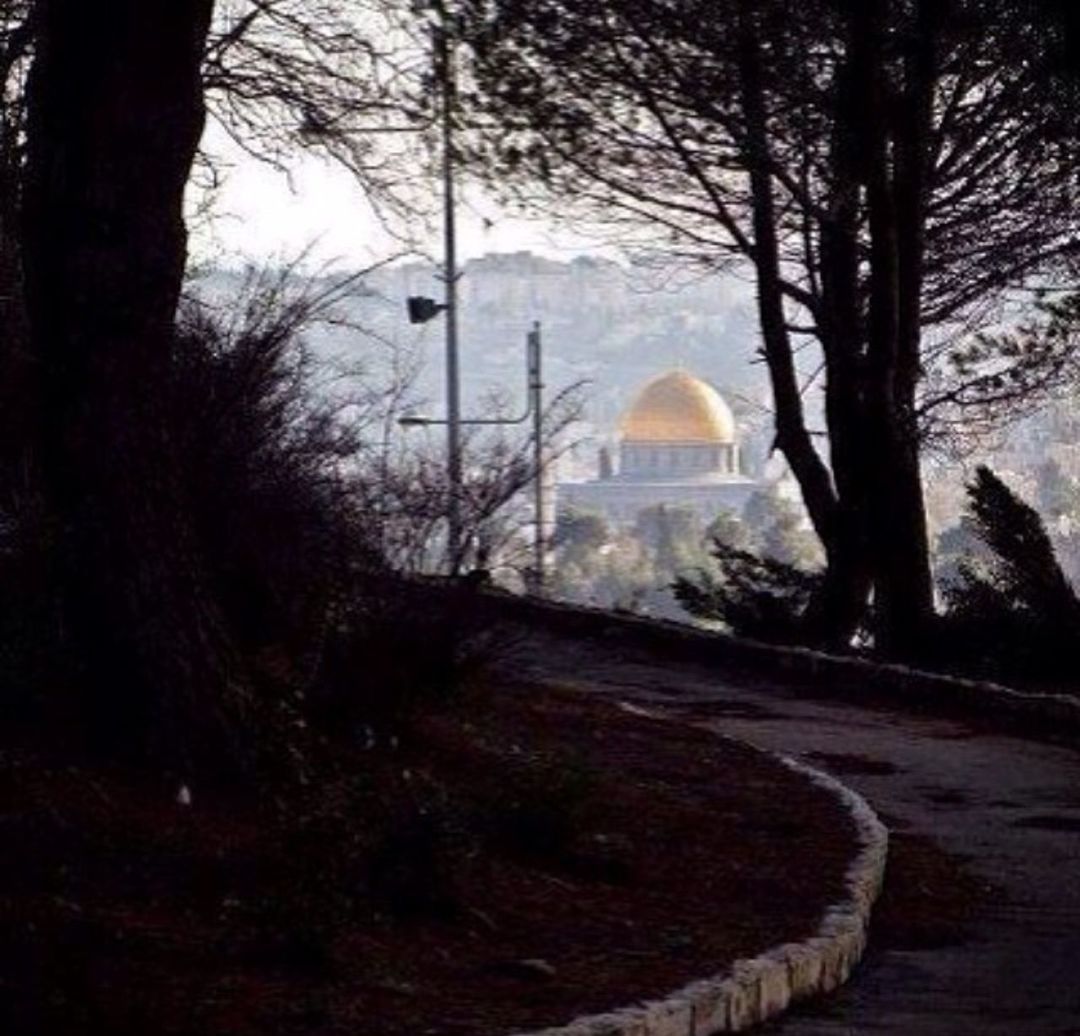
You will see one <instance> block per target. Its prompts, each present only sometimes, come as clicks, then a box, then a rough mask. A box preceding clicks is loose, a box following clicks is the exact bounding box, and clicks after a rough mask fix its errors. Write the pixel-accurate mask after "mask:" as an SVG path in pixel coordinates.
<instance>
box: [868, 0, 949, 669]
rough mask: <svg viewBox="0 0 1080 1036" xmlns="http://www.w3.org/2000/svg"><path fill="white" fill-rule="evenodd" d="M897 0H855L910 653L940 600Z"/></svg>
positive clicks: (886, 481)
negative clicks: (900, 132) (892, 82)
mask: <svg viewBox="0 0 1080 1036" xmlns="http://www.w3.org/2000/svg"><path fill="white" fill-rule="evenodd" d="M888 7H889V4H888V0H865V2H863V0H860V2H859V3H856V4H853V8H854V16H853V18H852V32H851V35H850V44H849V45H850V47H851V48H852V66H853V70H854V76H855V81H856V83H857V84H859V86H858V89H859V93H860V96H861V97H862V99H863V100H862V105H861V108H860V115H859V125H858V130H859V136H860V139H861V141H862V147H861V151H862V154H863V156H864V169H865V181H866V185H867V209H868V214H869V229H870V312H869V334H868V363H867V375H868V383H867V415H866V416H867V436H868V443H869V445H870V446H871V449H872V455H873V457H874V462H873V464H872V465H871V467H870V469H869V472H868V474H869V476H870V481H869V486H870V518H871V522H870V530H871V554H872V559H873V568H874V602H875V628H876V636H877V642H878V646H879V648H880V649H881V650H882V651H883V652H885V653H887V654H893V655H909V654H911V653H912V652H913V651H914V650H915V649H916V648H917V646H918V643H919V639H920V637H921V635H922V633H923V632H924V631H925V628H926V625H927V623H928V622H929V619H930V617H931V614H932V610H933V597H932V589H931V581H930V565H929V551H928V544H927V535H926V516H925V509H924V506H923V496H922V476H921V472H920V469H919V448H918V439H917V436H916V434H915V428H914V394H915V387H916V384H917V381H918V376H919V358H918V349H919V320H918V314H919V308H918V306H919V295H920V294H921V290H922V274H921V237H922V220H923V212H922V203H921V198H922V186H921V184H920V183H917V182H916V183H912V182H910V181H908V180H907V179H906V178H907V177H909V176H910V175H911V173H912V171H911V170H909V169H906V168H898V166H897V163H898V157H897V149H896V147H895V146H894V143H895V141H894V127H893V125H892V117H893V115H894V111H893V106H892V104H891V100H892V99H891V98H890V96H889V85H888V81H887V76H886V60H887V56H886V50H885V26H886V24H887V14H888ZM901 165H902V163H901ZM913 198H914V199H918V204H913V203H912V199H913ZM902 202H903V203H904V206H903V208H901V203H902Z"/></svg>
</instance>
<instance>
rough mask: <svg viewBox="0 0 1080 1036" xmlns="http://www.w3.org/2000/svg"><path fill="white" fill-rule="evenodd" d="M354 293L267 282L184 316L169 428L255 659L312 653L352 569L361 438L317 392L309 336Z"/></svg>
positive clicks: (234, 623) (217, 580)
mask: <svg viewBox="0 0 1080 1036" xmlns="http://www.w3.org/2000/svg"><path fill="white" fill-rule="evenodd" d="M348 288H349V283H348V282H344V283H342V284H339V285H338V286H336V287H335V288H332V289H330V290H329V291H327V290H324V289H321V288H317V287H316V286H315V285H312V284H309V283H306V282H297V281H295V280H294V279H293V278H292V277H291V275H290V274H289V272H288V271H285V272H281V273H270V272H266V271H264V272H260V273H253V274H251V275H250V276H249V277H248V278H247V280H246V281H245V282H244V284H243V285H242V287H241V289H240V291H239V293H238V295H237V296H236V297H235V298H231V299H228V300H227V301H226V302H225V304H224V305H222V306H219V307H213V308H212V307H211V306H210V305H209V304H207V303H205V302H200V301H197V300H189V301H188V302H187V303H186V304H185V305H183V306H182V307H181V311H180V316H179V330H178V334H177V344H176V351H175V360H174V363H173V365H172V379H171V382H170V387H169V391H170V399H169V401H168V412H169V422H170V427H171V429H172V435H173V437H174V440H175V441H176V442H177V443H178V444H179V449H178V451H177V452H178V455H179V457H180V462H181V464H182V472H181V478H182V480H183V485H184V491H185V494H186V496H187V499H188V500H189V501H190V505H191V511H192V515H193V522H194V525H195V530H196V534H197V536H198V538H199V542H200V545H201V547H202V549H203V551H204V553H205V557H206V564H207V569H208V571H209V572H210V573H211V576H212V578H213V581H214V590H215V592H216V595H217V598H218V600H219V601H220V602H221V605H222V608H223V609H224V611H225V614H226V617H227V619H228V621H229V623H230V627H231V629H232V630H233V634H234V636H235V637H237V639H238V640H239V642H240V644H241V645H242V646H243V647H244V648H246V649H253V648H258V647H262V646H266V645H271V644H272V645H285V646H293V647H298V646H299V647H302V646H303V644H304V642H305V640H306V639H309V638H310V637H311V636H312V635H313V633H314V632H316V631H317V630H318V627H319V625H320V624H321V622H322V620H323V617H324V616H325V613H326V608H327V603H328V601H329V600H330V599H331V598H332V597H333V596H334V594H335V592H336V588H337V587H338V586H339V584H340V583H341V581H342V579H343V578H344V576H345V573H346V572H347V571H348V567H349V562H350V550H351V546H350V544H351V543H353V542H355V538H354V537H351V536H350V532H351V524H352V523H351V518H350V515H349V513H348V509H347V494H348V487H347V482H346V479H345V477H344V475H343V474H342V462H343V461H344V460H345V459H346V458H348V457H350V456H351V455H353V454H354V453H355V451H356V448H357V441H356V434H355V432H354V431H353V429H352V428H351V427H350V426H349V425H348V424H347V423H346V422H345V420H344V419H343V418H342V416H341V408H340V406H339V405H337V404H335V403H333V402H330V401H327V397H326V396H320V395H319V393H318V385H317V383H316V381H317V378H318V376H319V372H318V370H317V368H316V366H315V363H314V361H313V359H312V357H311V355H310V353H309V352H308V350H307V348H306V346H305V343H304V337H303V336H304V332H305V330H306V329H307V328H308V327H309V326H310V325H311V324H312V323H313V322H316V321H319V320H323V319H327V318H328V317H329V315H330V313H331V307H332V306H333V304H334V303H335V302H337V301H339V300H340V297H341V295H342V294H344V293H345V292H346V291H347V290H348Z"/></svg>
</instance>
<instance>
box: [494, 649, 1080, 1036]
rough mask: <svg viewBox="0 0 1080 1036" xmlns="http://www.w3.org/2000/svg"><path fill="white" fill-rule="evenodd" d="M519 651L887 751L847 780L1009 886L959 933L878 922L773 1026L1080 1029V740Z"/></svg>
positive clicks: (790, 749) (911, 1031) (745, 718)
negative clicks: (876, 768) (940, 936)
mask: <svg viewBox="0 0 1080 1036" xmlns="http://www.w3.org/2000/svg"><path fill="white" fill-rule="evenodd" d="M516 654H517V656H518V657H517V658H516V659H515V660H514V662H513V667H514V671H515V672H516V673H517V674H519V675H529V676H532V677H536V678H540V679H548V680H552V681H554V682H558V683H561V684H562V685H564V686H576V687H581V688H585V689H588V690H592V691H601V692H604V693H612V694H615V695H618V696H619V697H621V698H624V699H630V698H633V699H637V700H645V701H652V702H653V703H663V702H666V703H669V704H670V703H679V704H687V703H690V702H697V703H701V704H702V706H703V709H704V710H705V711H707V712H709V713H711V714H712V716H714V717H715V718H712V719H710V720H709V723H710V725H711V726H713V727H715V729H717V730H718V731H722V732H724V733H728V734H732V735H735V736H737V737H740V738H744V739H746V740H748V741H751V742H753V743H755V744H758V745H761V746H764V747H767V748H770V749H775V750H777V751H781V752H784V753H787V754H789V755H795V756H806V755H807V754H809V753H817V752H824V753H841V754H856V755H859V756H863V757H867V758H870V759H873V760H876V761H879V762H880V763H882V764H887V765H884V766H881V767H880V769H881V770H883V771H891V772H883V773H880V774H879V775H874V776H864V775H851V774H850V773H843V774H842V775H841V777H842V779H843V780H844V781H845V783H848V784H849V785H851V786H852V787H854V788H855V789H856V790H858V791H859V792H861V793H862V794H863V795H864V796H865V797H866V798H867V799H868V800H869V801H870V802H871V803H872V804H873V805H874V807H875V808H876V809H877V810H878V811H879V812H880V813H882V814H884V815H885V816H886V817H887V818H889V819H890V820H892V821H894V822H895V824H896V825H897V826H898V827H902V828H903V829H904V830H910V831H912V832H914V833H920V834H924V835H927V836H929V837H930V838H931V839H932V840H933V841H935V842H936V843H937V844H938V845H939V846H940V847H941V848H942V849H944V850H945V851H947V852H950V853H957V854H961V855H963V856H970V857H972V862H971V869H972V870H973V871H974V872H975V874H976V875H978V876H979V877H981V878H983V879H985V880H986V882H987V883H988V884H990V885H992V886H993V887H994V888H995V889H997V890H1000V891H999V894H995V896H994V897H993V898H992V901H991V902H990V903H988V905H987V906H986V908H985V910H983V911H982V912H981V914H980V917H979V918H978V919H977V921H976V922H975V924H974V926H973V928H972V931H971V937H970V938H968V939H966V940H965V941H964V942H963V944H962V945H953V946H949V947H945V948H940V949H932V950H917V951H904V952H902V951H898V950H890V949H885V950H879V949H874V948H873V942H872V940H873V936H872V935H871V946H872V949H871V951H870V952H868V954H867V957H866V958H865V960H864V962H863V965H862V966H861V967H860V969H859V971H858V972H857V973H856V976H855V978H854V979H853V980H852V982H851V983H850V984H849V985H848V986H847V987H845V989H844V990H843V991H841V992H840V993H838V994H837V995H836V996H835V997H833V998H831V999H830V1000H828V1001H827V1002H825V1003H823V1004H819V1005H808V1006H806V1007H802V1008H798V1009H796V1010H795V1011H794V1012H793V1013H792V1014H790V1015H789V1016H787V1017H786V1018H784V1019H783V1020H781V1021H779V1022H776V1023H773V1024H772V1025H770V1026H768V1027H767V1030H768V1031H770V1032H779V1033H783V1034H785V1036H839V1034H844V1036H847V1034H864V1033H865V1034H896V1036H900V1034H903V1036H964V1034H968V1033H971V1034H979V1036H998V1034H1001V1036H1004V1034H1008V1036H1028V1034H1039V1036H1041V1034H1055V1036H1066V1034H1068V1036H1076V1034H1080V753H1077V752H1074V751H1072V750H1071V749H1068V748H1063V747H1057V746H1050V745H1046V744H1039V743H1037V742H1033V741H1027V740H1021V739H1019V738H1012V737H1007V736H997V735H987V734H985V733H982V734H978V735H973V734H972V733H971V731H969V730H967V729H966V728H964V727H963V726H961V725H959V724H957V723H955V722H951V721H946V720H940V719H928V718H920V717H913V716H904V715H899V714H897V713H895V712H886V711H881V710H873V709H868V708H865V709H864V708H859V707H855V706H852V705H850V704H847V703H842V702H830V701H827V700H820V699H819V700H812V699H809V698H807V697H806V695H805V692H799V691H798V690H797V689H795V688H793V687H785V686H777V685H775V684H772V685H770V686H769V687H768V688H764V687H761V686H756V687H755V686H754V685H753V683H752V682H750V681H748V680H746V679H745V678H741V679H739V680H734V679H732V678H725V676H724V675H723V674H722V673H721V672H719V671H718V670H715V669H712V670H710V669H709V668H707V667H706V666H703V665H695V664H690V663H685V662H675V663H670V662H664V661H661V660H659V659H657V658H654V657H650V656H649V655H648V654H647V653H645V652H643V651H640V650H636V649H634V648H627V647H625V646H622V645H620V644H619V643H618V642H616V641H612V642H611V643H604V642H602V641H596V640H587V639H572V638H569V637H561V636H557V635H553V634H546V633H545V634H538V633H533V634H530V637H529V640H528V641H527V642H526V643H525V644H524V645H523V646H522V649H521V650H520V651H519V652H517V653H516ZM815 765H821V764H820V763H819V762H815ZM825 768H827V766H826V767H825Z"/></svg>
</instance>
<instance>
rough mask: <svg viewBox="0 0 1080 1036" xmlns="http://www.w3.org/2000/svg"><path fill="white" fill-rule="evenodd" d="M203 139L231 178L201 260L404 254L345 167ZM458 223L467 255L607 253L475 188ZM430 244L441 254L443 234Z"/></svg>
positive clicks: (368, 258)
mask: <svg viewBox="0 0 1080 1036" xmlns="http://www.w3.org/2000/svg"><path fill="white" fill-rule="evenodd" d="M205 144H206V146H207V150H208V151H210V152H212V153H213V154H214V155H215V156H216V157H217V158H218V159H219V160H222V161H221V166H222V168H223V169H224V171H225V180H224V187H223V188H222V189H221V190H220V192H219V195H218V199H217V205H216V208H215V212H216V218H215V219H214V220H213V221H212V224H211V225H210V226H207V225H200V226H197V227H196V228H195V230H194V233H193V240H192V247H193V252H194V253H195V256H196V257H197V258H199V259H207V258H213V259H218V260H222V261H226V262H232V261H240V260H245V259H254V260H259V259H264V258H290V257H293V256H295V255H296V254H297V253H299V252H300V251H302V250H303V249H305V248H307V247H310V248H311V257H312V259H313V261H315V262H330V263H333V264H335V265H337V264H341V265H343V266H349V267H356V266H366V265H369V264H371V263H373V262H377V261H380V260H383V259H385V258H386V257H387V256H390V255H394V254H396V253H399V252H401V251H402V249H403V245H402V243H401V242H400V241H398V240H395V238H394V237H393V236H392V235H391V234H390V233H388V232H387V231H386V230H385V229H384V228H383V227H382V226H381V225H380V223H379V220H378V218H377V217H376V216H375V214H374V212H373V211H372V208H371V206H370V205H369V204H368V202H367V201H366V199H365V198H364V195H363V193H362V192H361V191H360V190H359V188H358V187H357V186H356V184H355V182H354V181H353V180H352V178H351V177H350V176H349V175H348V173H346V172H344V171H343V170H342V169H341V168H339V167H336V166H334V165H332V164H330V163H328V162H325V161H322V160H319V159H313V158H308V159H302V160H298V161H296V162H295V163H294V165H293V167H292V168H291V170H290V174H289V175H288V176H286V175H285V174H283V173H282V172H280V171H278V170H275V169H273V168H271V167H269V166H267V165H264V164H262V163H260V162H257V161H255V160H253V159H251V158H249V157H248V156H246V155H245V154H244V153H243V152H241V151H240V150H239V149H238V148H237V147H236V146H235V145H232V144H230V143H229V142H228V141H227V140H225V139H224V137H223V135H222V134H221V133H220V132H218V131H215V130H214V129H213V127H211V128H210V129H209V130H208V132H207V138H206V141H205ZM457 226H458V242H459V244H458V248H459V252H460V255H461V258H462V259H468V258H471V257H474V256H478V255H483V254H484V253H485V252H494V251H515V250H518V249H529V250H531V251H533V252H538V253H540V254H543V255H548V256H551V257H553V258H573V256H575V255H579V254H581V253H582V252H597V251H602V249H600V248H598V247H596V246H595V245H594V244H593V243H591V242H589V241H587V240H585V239H583V238H581V237H579V236H576V235H573V234H570V233H569V232H566V231H559V230H557V229H555V228H553V227H552V226H551V224H550V223H547V222H543V223H542V222H539V221H528V220H523V219H516V218H512V217H510V216H508V215H506V214H505V213H504V212H502V211H501V210H500V209H499V208H498V207H497V206H496V205H495V204H494V203H493V202H491V201H490V200H489V199H485V198H484V197H482V196H480V195H478V194H477V192H475V191H472V192H464V194H463V197H462V198H461V203H460V204H459V206H458V212H457ZM428 247H429V248H430V249H431V250H432V253H433V254H434V255H436V256H438V257H440V258H441V255H442V243H441V238H440V236H439V235H438V234H436V235H435V236H434V239H433V240H431V241H429V243H428Z"/></svg>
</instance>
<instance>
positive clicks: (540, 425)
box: [528, 321, 544, 595]
mask: <svg viewBox="0 0 1080 1036" xmlns="http://www.w3.org/2000/svg"><path fill="white" fill-rule="evenodd" d="M528 351H529V393H530V395H531V397H532V398H531V401H530V402H531V405H532V413H533V464H534V465H535V467H536V475H535V478H534V483H533V492H534V494H535V495H534V501H535V502H534V511H535V513H534V522H535V529H534V535H533V592H534V593H536V594H537V595H540V594H542V593H543V592H544V438H543V433H544V409H543V399H542V396H543V389H544V383H543V381H542V379H541V369H540V322H539V321H536V322H535V323H534V324H533V326H532V330H531V331H530V332H529V338H528Z"/></svg>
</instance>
